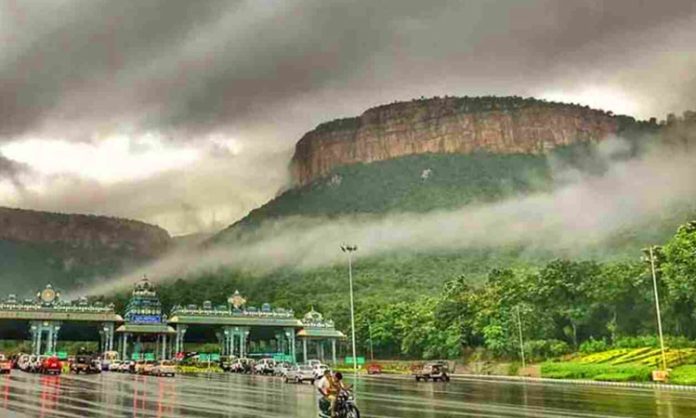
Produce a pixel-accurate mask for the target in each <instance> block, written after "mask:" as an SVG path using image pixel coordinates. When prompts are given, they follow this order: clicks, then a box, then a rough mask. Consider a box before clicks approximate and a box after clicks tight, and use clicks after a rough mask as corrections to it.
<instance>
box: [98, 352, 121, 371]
mask: <svg viewBox="0 0 696 418" xmlns="http://www.w3.org/2000/svg"><path fill="white" fill-rule="evenodd" d="M118 357H119V355H118V351H105V352H104V354H102V356H101V366H102V370H103V371H112V369H111V363H113V362H115V361H119V358H118Z"/></svg>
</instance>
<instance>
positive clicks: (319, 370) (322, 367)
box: [312, 363, 329, 379]
mask: <svg viewBox="0 0 696 418" xmlns="http://www.w3.org/2000/svg"><path fill="white" fill-rule="evenodd" d="M312 370H313V371H314V379H321V377H322V376H324V372H325V371H327V370H329V366H327V365H326V364H321V363H319V364H316V363H315V364H314V366H313V367H312Z"/></svg>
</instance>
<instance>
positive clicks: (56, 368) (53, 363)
mask: <svg viewBox="0 0 696 418" xmlns="http://www.w3.org/2000/svg"><path fill="white" fill-rule="evenodd" d="M62 369H63V365H62V364H61V362H60V360H58V357H55V356H52V357H46V358H45V359H43V361H42V362H41V367H40V368H39V372H40V373H42V374H60V372H61V370H62Z"/></svg>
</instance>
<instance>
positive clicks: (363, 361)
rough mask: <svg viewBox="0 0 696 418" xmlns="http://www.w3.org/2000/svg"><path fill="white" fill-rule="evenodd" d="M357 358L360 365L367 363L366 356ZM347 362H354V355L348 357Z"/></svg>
mask: <svg viewBox="0 0 696 418" xmlns="http://www.w3.org/2000/svg"><path fill="white" fill-rule="evenodd" d="M357 360H358V361H357V363H358V365H363V364H365V357H358V358H357ZM346 364H353V357H346Z"/></svg>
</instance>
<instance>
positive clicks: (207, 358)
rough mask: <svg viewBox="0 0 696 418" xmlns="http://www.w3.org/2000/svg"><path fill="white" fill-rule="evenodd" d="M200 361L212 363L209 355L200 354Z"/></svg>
mask: <svg viewBox="0 0 696 418" xmlns="http://www.w3.org/2000/svg"><path fill="white" fill-rule="evenodd" d="M198 361H210V356H209V355H208V353H200V354H198Z"/></svg>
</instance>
